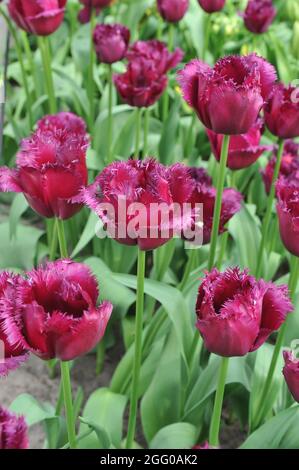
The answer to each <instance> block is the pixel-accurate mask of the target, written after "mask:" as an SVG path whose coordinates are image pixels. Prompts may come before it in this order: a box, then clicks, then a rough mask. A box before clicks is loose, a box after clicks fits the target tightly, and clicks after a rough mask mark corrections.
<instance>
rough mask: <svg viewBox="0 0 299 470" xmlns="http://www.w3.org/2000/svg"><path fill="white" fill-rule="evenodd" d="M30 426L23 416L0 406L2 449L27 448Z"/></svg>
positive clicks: (0, 440)
mask: <svg viewBox="0 0 299 470" xmlns="http://www.w3.org/2000/svg"><path fill="white" fill-rule="evenodd" d="M28 445H29V440H28V426H27V424H26V421H25V419H24V417H23V416H17V415H16V414H15V413H12V412H11V411H8V410H6V409H5V408H3V407H2V406H0V450H4V449H10V450H12V449H27V448H28Z"/></svg>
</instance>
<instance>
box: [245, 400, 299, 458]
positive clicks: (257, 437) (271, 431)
mask: <svg viewBox="0 0 299 470" xmlns="http://www.w3.org/2000/svg"><path fill="white" fill-rule="evenodd" d="M240 448H241V449H298V448H299V406H298V405H296V406H292V407H291V408H289V409H287V410H284V411H282V412H281V413H279V414H278V415H277V416H275V417H274V418H272V419H270V420H269V421H267V422H266V423H265V424H264V425H263V426H261V427H260V428H259V429H258V430H257V431H255V432H254V433H253V434H251V435H250V436H249V437H248V439H246V441H245V442H244V443H243V444H242V445H241V447H240Z"/></svg>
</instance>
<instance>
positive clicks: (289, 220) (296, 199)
mask: <svg viewBox="0 0 299 470" xmlns="http://www.w3.org/2000/svg"><path fill="white" fill-rule="evenodd" d="M276 194H277V214H278V221H279V229H280V236H281V239H282V241H283V244H284V246H285V247H286V249H287V250H289V252H290V253H292V254H293V255H295V256H299V177H298V176H297V178H295V177H293V178H292V179H288V178H284V177H281V178H279V180H278V183H277V184H276Z"/></svg>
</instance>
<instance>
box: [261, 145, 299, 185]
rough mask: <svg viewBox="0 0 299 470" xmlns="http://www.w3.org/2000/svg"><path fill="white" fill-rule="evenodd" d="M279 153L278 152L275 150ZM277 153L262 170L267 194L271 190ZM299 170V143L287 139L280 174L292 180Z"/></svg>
mask: <svg viewBox="0 0 299 470" xmlns="http://www.w3.org/2000/svg"><path fill="white" fill-rule="evenodd" d="M275 153H277V152H275ZM276 159H277V155H275V156H273V157H272V158H271V160H270V161H269V162H268V164H267V166H266V168H265V169H264V170H263V171H262V177H263V180H264V184H265V189H266V192H267V194H269V192H270V188H271V184H272V180H273V174H274V168H275V165H276ZM298 172H299V144H296V143H295V142H294V141H292V140H286V141H285V144H284V151H283V156H282V160H281V166H280V172H279V176H283V177H284V178H285V179H288V180H292V179H293V178H294V177H295V176H296V174H297V173H298Z"/></svg>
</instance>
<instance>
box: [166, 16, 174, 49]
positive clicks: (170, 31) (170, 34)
mask: <svg viewBox="0 0 299 470" xmlns="http://www.w3.org/2000/svg"><path fill="white" fill-rule="evenodd" d="M174 31H175V30H174V24H173V23H170V24H169V27H168V49H169V51H170V52H172V51H173V49H174Z"/></svg>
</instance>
